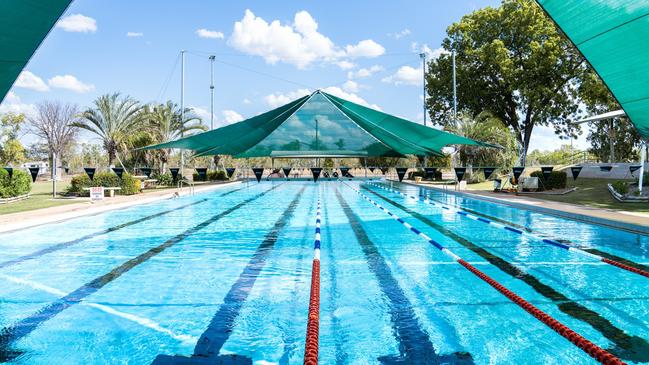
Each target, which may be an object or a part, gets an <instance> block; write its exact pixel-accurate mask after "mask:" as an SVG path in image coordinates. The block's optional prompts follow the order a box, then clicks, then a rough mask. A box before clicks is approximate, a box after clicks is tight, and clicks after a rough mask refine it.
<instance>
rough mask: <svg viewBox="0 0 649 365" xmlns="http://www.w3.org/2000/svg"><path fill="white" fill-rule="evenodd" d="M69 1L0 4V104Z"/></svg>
mask: <svg viewBox="0 0 649 365" xmlns="http://www.w3.org/2000/svg"><path fill="white" fill-rule="evenodd" d="M71 1H72V0H46V1H43V0H2V1H0V101H2V100H3V99H4V97H5V95H7V93H8V92H9V89H10V88H11V86H12V85H13V83H14V81H16V78H18V75H19V74H20V72H21V71H22V70H23V68H24V67H25V65H26V64H27V62H28V61H29V59H30V58H31V57H32V55H33V54H34V52H35V51H36V49H37V48H38V46H39V45H40V44H41V42H42V41H43V39H45V37H46V36H47V33H49V31H50V29H52V27H53V26H54V24H55V23H56V21H57V20H58V19H59V17H60V16H61V14H63V12H64V11H65V9H66V8H67V7H68V5H69V4H70V2H71Z"/></svg>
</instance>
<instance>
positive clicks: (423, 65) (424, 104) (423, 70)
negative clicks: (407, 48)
mask: <svg viewBox="0 0 649 365" xmlns="http://www.w3.org/2000/svg"><path fill="white" fill-rule="evenodd" d="M419 57H421V62H422V67H421V70H422V76H423V80H424V83H423V85H424V101H423V108H424V126H426V114H427V113H426V53H424V52H422V53H420V54H419Z"/></svg>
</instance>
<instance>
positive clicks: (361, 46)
mask: <svg viewBox="0 0 649 365" xmlns="http://www.w3.org/2000/svg"><path fill="white" fill-rule="evenodd" d="M345 50H346V51H347V55H348V56H349V57H353V58H356V57H378V56H380V55H382V54H384V53H385V48H383V46H382V45H380V44H378V43H376V42H374V41H373V40H371V39H366V40H363V41H360V42H358V43H357V44H356V45H355V46H352V45H348V46H347V47H345Z"/></svg>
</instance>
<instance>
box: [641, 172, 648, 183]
mask: <svg viewBox="0 0 649 365" xmlns="http://www.w3.org/2000/svg"><path fill="white" fill-rule="evenodd" d="M642 186H649V171H647V172H645V173H644V174H643V175H642Z"/></svg>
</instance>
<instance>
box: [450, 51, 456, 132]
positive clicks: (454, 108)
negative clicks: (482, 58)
mask: <svg viewBox="0 0 649 365" xmlns="http://www.w3.org/2000/svg"><path fill="white" fill-rule="evenodd" d="M451 58H452V59H453V119H454V120H455V121H457V81H456V78H455V50H452V51H451Z"/></svg>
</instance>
